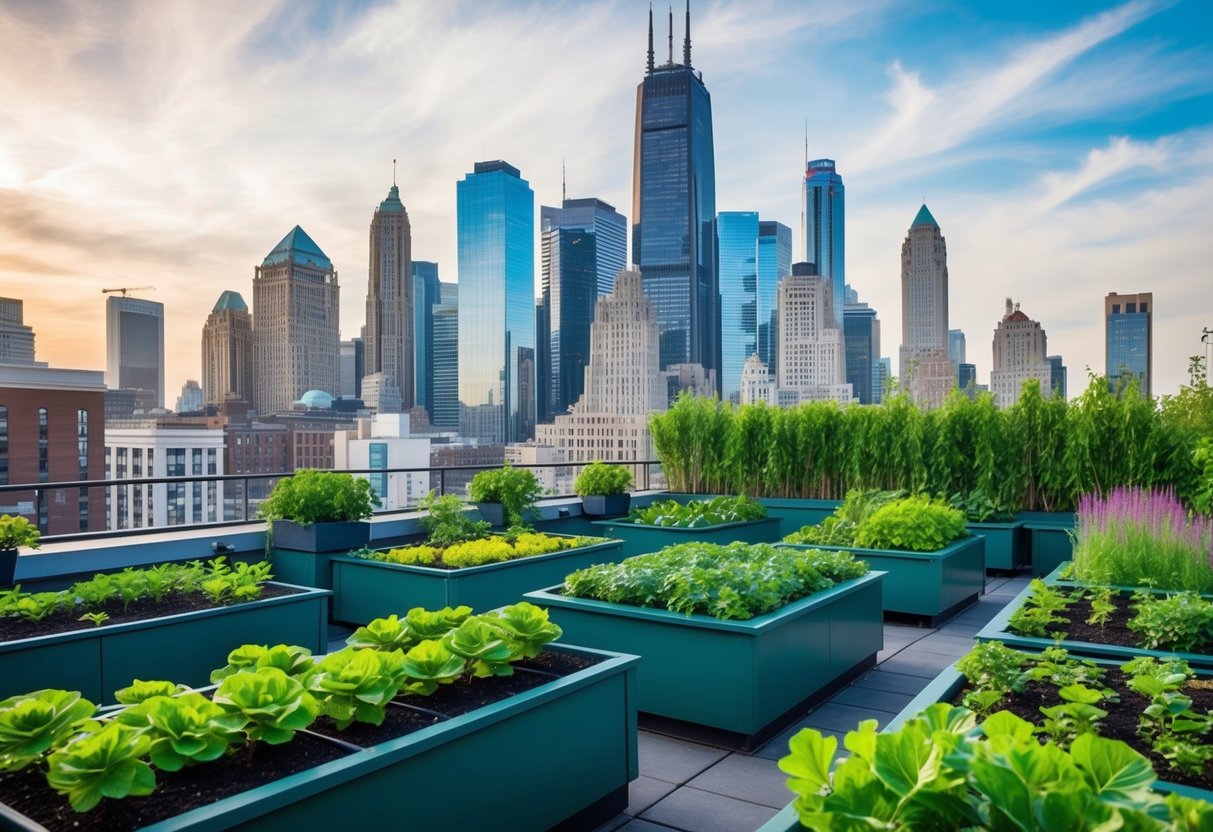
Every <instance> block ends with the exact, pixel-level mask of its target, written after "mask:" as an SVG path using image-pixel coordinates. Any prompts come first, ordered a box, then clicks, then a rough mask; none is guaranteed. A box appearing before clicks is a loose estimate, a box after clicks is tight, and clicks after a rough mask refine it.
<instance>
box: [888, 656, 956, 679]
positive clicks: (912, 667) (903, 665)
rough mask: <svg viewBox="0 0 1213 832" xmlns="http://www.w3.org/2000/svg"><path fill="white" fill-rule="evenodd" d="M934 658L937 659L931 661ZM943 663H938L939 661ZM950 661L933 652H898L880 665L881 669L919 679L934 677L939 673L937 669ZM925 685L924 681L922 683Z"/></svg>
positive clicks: (942, 667) (940, 668)
mask: <svg viewBox="0 0 1213 832" xmlns="http://www.w3.org/2000/svg"><path fill="white" fill-rule="evenodd" d="M931 659H936V660H939V661H931ZM940 661H942V662H943V663H942V664H940V663H939V662H940ZM951 663H952V662H951V661H950V660H948V657H947V656H936V655H935V654H933V653H918V654H915V655H911V656H907V655H906V654H905V653H899V654H898V655H896V656H894V657H893V658H891V659H889V660H888V661H887V662H885V663H884V664H882V665H880V669H881V670H886V671H889V672H891V673H901V674H904V675H906V676H917V677H919V678H920V679H923V680H926V679H934V678H935V677H936V676H938V675H939V671H941V670H943V669H944V668H945V667H947V666H948V665H950V664H951ZM922 686H923V687H926V682H925V681H924V682H923V684H922Z"/></svg>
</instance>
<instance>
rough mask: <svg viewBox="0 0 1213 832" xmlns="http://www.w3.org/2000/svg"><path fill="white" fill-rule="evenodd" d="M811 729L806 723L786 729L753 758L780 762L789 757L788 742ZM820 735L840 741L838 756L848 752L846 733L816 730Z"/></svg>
mask: <svg viewBox="0 0 1213 832" xmlns="http://www.w3.org/2000/svg"><path fill="white" fill-rule="evenodd" d="M807 727H809V726H808V725H807V724H806V723H805V721H803V720H802V721H801V722H798V723H796V724H795V725H793V726H792V727H790V728H785V729H784V731H783V733H782V734H779V735H777V736H775V737H774V738H772V739H771V740H770V741H769V742H767V744H766V745H764V746H763V747H762V748H760V749H758V750H757V751H755V752H754V754H753V756H755V757H762V758H764V759H767V760H778V759H779V758H780V757H786V756H788V740H790V739H791V738H792V737H794V736H796V734H798V733H800V731H801V729H803V728H807ZM816 730H817V731H818V732H819V733H820V734H822V735H823V736H827V737H834V738H835V739H836V740H838V754H840V755H841V754H846V753H847V750H846V748H844V747H843V744H842V739H843V737H845V736H846V731H829V730H822V729H821V728H818V729H816Z"/></svg>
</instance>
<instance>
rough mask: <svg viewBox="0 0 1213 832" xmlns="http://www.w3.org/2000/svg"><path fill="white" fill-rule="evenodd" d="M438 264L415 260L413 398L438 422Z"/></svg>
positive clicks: (431, 418) (432, 419)
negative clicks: (436, 417)
mask: <svg viewBox="0 0 1213 832" xmlns="http://www.w3.org/2000/svg"><path fill="white" fill-rule="evenodd" d="M438 285H439V283H438V264H437V263H432V262H430V261H428V260H414V261H413V361H414V366H413V400H414V401H415V403H416V405H417V407H424V408H425V410H426V412H427V413H429V415H430V422H431V423H432V422H433V421H434V307H435V306H436V305H437V304H438V303H439V302H440V301H441V298H440V296H439V288H438Z"/></svg>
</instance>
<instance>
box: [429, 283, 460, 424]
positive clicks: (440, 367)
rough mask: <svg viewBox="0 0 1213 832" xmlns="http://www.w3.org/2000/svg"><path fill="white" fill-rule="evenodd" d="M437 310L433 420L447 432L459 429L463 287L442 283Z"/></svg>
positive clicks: (435, 317) (431, 417) (434, 319)
mask: <svg viewBox="0 0 1213 832" xmlns="http://www.w3.org/2000/svg"><path fill="white" fill-rule="evenodd" d="M438 298H439V302H438V304H437V305H436V306H434V310H433V328H434V353H433V355H434V399H433V405H432V407H433V411H432V415H431V416H430V421H431V423H432V424H433V425H434V427H438V428H442V429H443V430H459V284H458V283H440V284H438Z"/></svg>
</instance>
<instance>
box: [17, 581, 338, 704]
mask: <svg viewBox="0 0 1213 832" xmlns="http://www.w3.org/2000/svg"><path fill="white" fill-rule="evenodd" d="M275 583H277V582H275ZM292 588H294V589H298V590H300V592H299V593H297V594H294V595H283V596H279V597H277V598H264V599H261V600H257V601H250V602H249V603H246V604H233V605H232V606H228V607H216V608H215V609H210V610H199V611H197V612H187V613H180V614H178V615H168V616H163V617H161V618H149V619H147V620H145V621H132V622H130V623H127V624H114V625H110V626H104V627H93V626H91V625H87V626H88V629H81V630H73V631H71V632H68V633H58V634H55V635H49V636H39V637H37V638H28V639H20V640H17V641H7V642H4V643H0V699H3V698H5V697H8V696H14V695H16V694H19V693H25V692H27V691H31V690H39V689H41V688H63V689H66V690H78V691H80V692H81V693H82V694H83V695H84V696H85V697H86V698H88V699H91V700H92V701H93V702H96V703H98V704H111V703H113V701H114V699H113V692H114V691H115V690H118V689H119V688H124V687H126V686H127V685H129V684H130V683H131V681H132V680H134V679H136V678H138V679H171V680H173V681H175V682H180V683H182V684H186V685H190V686H195V687H196V686H200V685H208V684H210V673H211V671H212V670H213V669H215V668H216V667H223V666H224V665H225V664H227V654H228V653H230V652H231V651H232V649H233V648H235V647H239V646H240V645H241V644H249V643H256V644H279V643H284V644H298V645H300V646H302V647H306V648H308V649H309V650H311V651H312V652H313V653H323V652H325V650H326V648H327V646H328V624H327V618H328V596H329V595H331V594H332V593H331V592H328V591H327V590H318V589H311V588H304V587H292Z"/></svg>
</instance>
